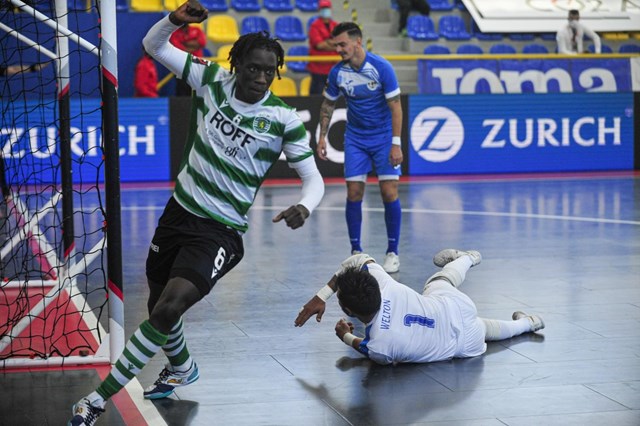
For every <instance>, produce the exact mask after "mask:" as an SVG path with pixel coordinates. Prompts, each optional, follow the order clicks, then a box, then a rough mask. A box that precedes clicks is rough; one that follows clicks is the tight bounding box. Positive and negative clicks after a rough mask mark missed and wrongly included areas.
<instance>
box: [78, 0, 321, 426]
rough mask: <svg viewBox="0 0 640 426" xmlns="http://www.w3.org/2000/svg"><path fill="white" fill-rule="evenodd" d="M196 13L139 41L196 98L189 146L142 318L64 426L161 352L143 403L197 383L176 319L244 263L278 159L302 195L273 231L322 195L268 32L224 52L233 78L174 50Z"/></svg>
mask: <svg viewBox="0 0 640 426" xmlns="http://www.w3.org/2000/svg"><path fill="white" fill-rule="evenodd" d="M200 10H201V11H202V13H201V14H200V15H199V16H198V14H197V13H189V12H193V10H191V11H188V10H187V4H186V3H185V4H183V5H182V6H180V7H179V8H178V9H176V10H175V11H174V12H172V13H171V14H170V15H168V16H166V17H164V18H163V19H162V20H160V21H159V22H158V23H157V24H155V25H154V26H153V27H152V28H151V29H150V30H149V32H148V33H147V35H146V37H145V38H144V40H143V44H144V47H145V50H146V51H147V52H149V54H150V55H151V56H153V57H154V59H156V60H157V61H158V62H160V63H161V64H163V65H164V66H165V67H167V68H168V69H169V70H170V71H171V72H173V73H174V74H176V76H178V78H181V79H183V80H184V81H186V82H187V83H188V84H189V85H190V86H191V87H192V88H193V90H194V94H193V108H192V111H191V121H190V127H189V132H188V136H187V146H186V148H185V153H184V158H183V161H182V164H181V169H180V172H179V174H178V178H177V182H176V186H175V191H174V193H173V196H172V197H171V198H170V200H169V202H168V203H167V205H166V207H165V210H164V212H163V214H162V216H161V218H160V220H159V224H158V227H157V228H156V232H155V235H154V237H153V240H152V242H151V245H150V249H149V254H148V257H147V264H146V273H147V280H148V284H149V290H150V293H149V300H148V309H149V319H148V320H146V321H144V322H143V323H142V324H140V326H139V328H138V329H137V330H136V331H135V332H134V334H133V336H132V337H131V339H130V340H129V341H128V342H127V343H126V345H125V349H124V351H123V353H122V355H121V356H120V358H119V359H118V361H117V362H116V364H115V366H114V367H113V368H112V370H111V372H110V374H109V375H108V377H107V378H106V379H105V380H104V381H103V382H102V383H101V384H100V385H99V386H98V388H97V389H96V390H95V391H94V392H92V393H91V394H89V395H88V396H86V397H84V398H82V399H81V400H80V401H78V403H76V404H75V405H74V407H73V418H72V419H71V421H70V422H69V424H71V425H74V426H79V425H93V424H94V423H95V421H96V419H97V418H98V416H100V415H101V414H102V413H103V412H104V407H105V404H106V401H107V400H108V399H109V398H110V397H112V396H113V395H114V394H116V393H117V392H118V391H120V389H122V388H123V387H124V386H125V385H126V384H127V383H128V382H129V381H130V380H132V379H133V378H134V377H135V376H136V375H137V374H138V373H139V372H140V370H141V369H142V368H143V367H144V366H145V365H146V364H147V362H148V361H149V360H150V359H151V358H152V357H153V356H154V355H155V354H156V353H157V352H159V351H160V350H162V351H164V353H165V355H166V356H167V358H168V361H169V363H168V364H167V365H166V368H165V369H164V370H163V371H162V372H161V373H160V376H159V378H158V380H157V381H156V382H155V383H154V384H153V385H151V386H149V387H148V388H147V389H146V390H145V392H144V396H145V398H148V399H158V398H164V397H167V396H169V395H170V394H171V393H172V392H173V391H174V389H175V388H176V387H177V386H184V385H187V384H190V383H193V382H194V381H195V380H197V379H198V377H199V372H198V366H197V365H196V363H195V361H194V360H193V359H192V357H191V354H190V353H189V350H188V348H187V344H186V341H185V337H184V334H183V322H182V315H183V314H184V313H185V312H186V311H187V310H188V309H189V308H190V307H191V306H193V305H194V304H195V303H197V302H198V301H199V300H201V299H202V298H203V297H204V296H206V295H207V294H208V293H209V292H210V291H211V289H212V288H213V286H214V285H215V284H216V282H217V281H218V280H219V279H220V278H222V277H223V276H224V275H225V274H226V273H227V272H229V271H230V270H231V269H232V268H233V267H235V266H236V265H237V264H238V262H240V260H241V259H242V257H243V254H244V248H243V243H242V234H243V233H244V232H245V231H247V228H248V222H247V211H248V210H249V208H250V207H251V205H252V203H253V201H254V198H255V196H256V193H257V191H258V188H259V187H260V185H261V184H262V182H263V180H264V179H265V177H266V175H267V172H268V171H269V169H270V168H271V166H272V165H273V164H274V163H275V162H276V161H277V160H278V158H279V157H280V154H281V153H282V152H284V154H285V156H286V159H287V162H288V163H289V166H290V167H292V168H294V169H295V170H296V172H297V173H298V175H299V176H300V178H301V179H302V190H301V192H302V194H301V198H300V200H299V201H298V202H297V203H296V204H295V205H292V206H291V207H289V208H288V209H286V210H284V211H282V212H280V213H279V214H277V215H276V216H275V217H274V218H273V222H279V221H281V220H284V222H285V223H286V224H287V226H288V227H290V228H292V229H296V228H299V227H301V226H303V225H304V223H305V220H306V219H307V218H308V216H309V215H310V214H311V212H312V211H313V209H314V208H315V207H316V206H317V205H318V204H319V203H320V200H321V198H322V196H323V194H324V182H323V180H322V176H321V175H320V173H319V172H318V169H317V167H316V164H315V160H314V157H313V150H312V149H311V148H310V147H309V140H308V136H307V132H306V130H305V128H304V125H303V123H302V121H301V119H300V117H299V116H298V114H297V113H296V112H295V110H294V108H292V107H290V106H288V105H287V104H285V103H284V102H283V101H282V100H280V99H279V98H278V97H276V96H275V95H273V94H272V93H271V92H270V91H269V87H270V85H271V83H272V82H273V79H274V78H275V77H276V76H278V77H279V72H278V69H279V68H281V67H282V65H283V63H284V51H283V49H282V47H281V45H280V44H279V43H278V42H277V41H276V40H275V39H272V38H270V37H269V35H268V34H266V33H250V34H246V35H243V36H242V37H240V38H239V39H238V40H237V41H236V42H235V43H234V45H233V48H232V49H231V52H230V59H231V61H230V63H231V70H230V72H229V71H226V70H225V69H223V68H222V67H220V66H219V65H217V64H215V63H209V62H207V61H206V60H203V59H201V58H197V57H195V56H192V55H191V54H188V53H186V52H184V51H182V50H179V49H177V48H175V47H173V46H172V45H171V44H170V43H169V38H170V36H171V34H172V33H173V32H174V31H176V30H177V29H178V28H180V27H181V26H182V25H184V24H187V23H199V22H202V21H204V20H205V19H206V17H207V12H206V10H205V9H200ZM196 12H197V11H196Z"/></svg>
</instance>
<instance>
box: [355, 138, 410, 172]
mask: <svg viewBox="0 0 640 426" xmlns="http://www.w3.org/2000/svg"><path fill="white" fill-rule="evenodd" d="M390 152H391V133H384V134H383V135H376V136H369V137H367V138H366V139H365V138H362V137H358V136H356V135H354V134H353V133H350V132H347V133H346V134H345V136H344V177H345V178H346V179H349V178H351V177H355V176H362V175H367V174H369V172H371V170H373V168H372V166H375V170H376V175H377V176H378V177H380V176H387V177H389V176H391V177H392V179H397V177H398V176H400V173H401V172H400V167H393V166H392V165H391V163H390V162H389V153H390Z"/></svg>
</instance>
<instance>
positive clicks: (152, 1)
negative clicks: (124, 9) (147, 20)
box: [129, 0, 164, 12]
mask: <svg viewBox="0 0 640 426" xmlns="http://www.w3.org/2000/svg"><path fill="white" fill-rule="evenodd" d="M129 8H130V9H131V10H133V11H135V12H162V11H163V10H164V5H163V4H162V0H131V3H130V4H129Z"/></svg>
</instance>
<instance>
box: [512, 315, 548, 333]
mask: <svg viewBox="0 0 640 426" xmlns="http://www.w3.org/2000/svg"><path fill="white" fill-rule="evenodd" d="M511 318H512V319H513V320H514V321H517V320H519V319H521V318H529V322H531V332H532V333H533V332H536V331H538V330H542V329H543V328H544V321H543V320H542V318H540V316H538V315H527V314H525V313H524V312H521V311H516V312H514V313H513V315H511Z"/></svg>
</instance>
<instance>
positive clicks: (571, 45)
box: [556, 9, 602, 55]
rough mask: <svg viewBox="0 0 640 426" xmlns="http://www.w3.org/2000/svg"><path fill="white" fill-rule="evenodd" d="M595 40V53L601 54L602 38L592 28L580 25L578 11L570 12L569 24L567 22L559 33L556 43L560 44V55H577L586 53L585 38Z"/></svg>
mask: <svg viewBox="0 0 640 426" xmlns="http://www.w3.org/2000/svg"><path fill="white" fill-rule="evenodd" d="M585 35H586V36H587V37H589V38H590V39H591V40H593V44H594V45H595V52H596V53H601V51H602V50H601V44H600V37H599V36H598V34H596V33H595V32H594V31H593V30H591V29H590V28H587V27H586V26H585V25H584V24H581V23H580V12H579V11H577V10H576V9H572V10H570V11H569V22H567V23H566V24H565V25H564V26H563V27H562V28H561V29H560V30H559V31H558V32H557V33H556V41H557V42H558V53H564V54H568V55H576V54H578V53H584V51H585V49H584V47H583V46H582V39H583V38H584V36H585Z"/></svg>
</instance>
